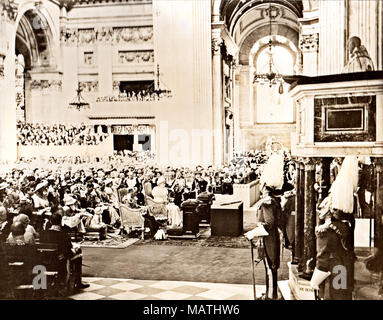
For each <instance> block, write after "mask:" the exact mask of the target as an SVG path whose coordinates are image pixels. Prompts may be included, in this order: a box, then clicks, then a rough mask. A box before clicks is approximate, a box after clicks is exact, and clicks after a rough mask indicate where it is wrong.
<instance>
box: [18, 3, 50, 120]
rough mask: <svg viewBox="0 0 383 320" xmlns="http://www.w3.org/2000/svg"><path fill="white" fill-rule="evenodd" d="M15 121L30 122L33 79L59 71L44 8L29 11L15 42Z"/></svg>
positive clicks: (24, 15) (21, 22)
mask: <svg viewBox="0 0 383 320" xmlns="http://www.w3.org/2000/svg"><path fill="white" fill-rule="evenodd" d="M15 57H16V59H15V89H16V97H15V99H16V120H17V121H22V122H24V121H27V122H28V121H30V116H29V114H30V111H31V109H32V108H33V98H32V92H31V90H32V87H33V85H32V82H33V80H34V79H33V76H32V75H35V77H40V78H41V75H44V73H46V74H48V73H51V72H52V70H54V69H55V68H56V61H55V55H54V44H53V35H52V30H51V28H50V26H49V24H48V20H47V18H46V16H45V14H44V12H43V10H41V8H39V7H37V8H34V9H29V10H27V11H26V12H25V13H24V14H23V15H22V17H21V18H20V20H19V23H18V25H17V29H16V41H15Z"/></svg>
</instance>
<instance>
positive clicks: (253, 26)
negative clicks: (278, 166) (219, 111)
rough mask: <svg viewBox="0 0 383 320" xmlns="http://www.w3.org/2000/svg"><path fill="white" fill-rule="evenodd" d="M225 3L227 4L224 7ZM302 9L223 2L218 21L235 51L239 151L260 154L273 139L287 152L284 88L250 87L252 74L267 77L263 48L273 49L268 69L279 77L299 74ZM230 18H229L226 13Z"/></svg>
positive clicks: (289, 109)
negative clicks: (222, 22)
mask: <svg viewBox="0 0 383 320" xmlns="http://www.w3.org/2000/svg"><path fill="white" fill-rule="evenodd" d="M229 2H230V3H229ZM302 8H303V7H302V3H301V2H300V1H296V2H294V5H293V4H291V2H288V1H278V0H275V1H274V0H271V1H246V2H244V1H242V2H241V1H240V2H237V3H236V4H234V2H233V1H228V2H227V3H226V5H224V6H223V9H224V10H226V11H225V12H226V14H225V16H224V19H225V20H226V21H228V27H229V31H230V35H231V36H232V38H233V39H234V41H235V43H236V44H237V47H238V56H237V60H238V63H239V67H238V68H237V69H236V79H237V80H236V86H238V89H237V92H238V93H239V97H238V99H237V103H238V107H237V110H238V114H239V122H240V124H239V127H240V130H239V135H240V142H239V144H240V148H239V149H240V150H242V151H246V150H250V149H260V148H263V147H264V143H265V141H266V140H267V137H269V136H274V137H275V138H277V139H278V140H279V141H281V142H282V143H283V145H285V146H286V147H290V144H291V141H290V137H291V132H293V131H294V130H295V124H294V122H295V120H294V119H295V116H294V108H293V103H292V101H291V99H289V98H288V94H287V91H288V87H289V85H288V84H286V83H284V84H283V94H280V92H279V91H280V88H279V84H278V85H275V86H272V87H269V86H268V85H267V84H266V85H259V84H253V79H254V72H257V73H261V74H262V73H263V74H266V73H268V70H267V69H268V68H269V66H268V61H269V54H268V53H269V52H268V42H269V40H270V39H271V40H272V43H273V46H272V47H273V51H274V52H273V59H274V65H275V66H276V67H277V69H278V70H277V71H278V73H279V74H284V75H293V74H297V73H300V69H301V59H300V57H301V53H300V51H299V49H298V48H299V45H298V43H299V30H300V25H299V18H300V17H302ZM230 12H231V13H230Z"/></svg>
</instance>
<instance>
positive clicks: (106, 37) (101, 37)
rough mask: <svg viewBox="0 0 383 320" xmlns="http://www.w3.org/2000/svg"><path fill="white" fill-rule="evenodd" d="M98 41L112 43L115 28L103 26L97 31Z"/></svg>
mask: <svg viewBox="0 0 383 320" xmlns="http://www.w3.org/2000/svg"><path fill="white" fill-rule="evenodd" d="M96 38H97V42H99V43H111V42H113V39H114V32H113V28H111V27H102V28H99V29H98V30H97V31H96Z"/></svg>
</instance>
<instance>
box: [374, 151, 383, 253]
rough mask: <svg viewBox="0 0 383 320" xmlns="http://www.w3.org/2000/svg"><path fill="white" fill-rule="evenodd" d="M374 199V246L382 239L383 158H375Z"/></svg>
mask: <svg viewBox="0 0 383 320" xmlns="http://www.w3.org/2000/svg"><path fill="white" fill-rule="evenodd" d="M375 177H376V180H375V181H376V199H375V202H376V204H375V217H374V246H375V247H376V246H377V244H378V242H379V241H383V226H382V222H383V221H382V218H383V158H376V176H375Z"/></svg>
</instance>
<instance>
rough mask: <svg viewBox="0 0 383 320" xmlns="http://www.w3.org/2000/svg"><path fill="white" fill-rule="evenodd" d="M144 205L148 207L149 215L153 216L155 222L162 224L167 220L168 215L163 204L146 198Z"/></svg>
mask: <svg viewBox="0 0 383 320" xmlns="http://www.w3.org/2000/svg"><path fill="white" fill-rule="evenodd" d="M146 204H147V206H148V211H149V213H150V214H151V215H152V216H154V218H155V219H156V220H157V221H159V222H160V221H161V222H164V221H166V222H167V220H168V214H167V210H166V207H165V203H163V202H157V201H155V200H154V199H153V198H150V197H146Z"/></svg>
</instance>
